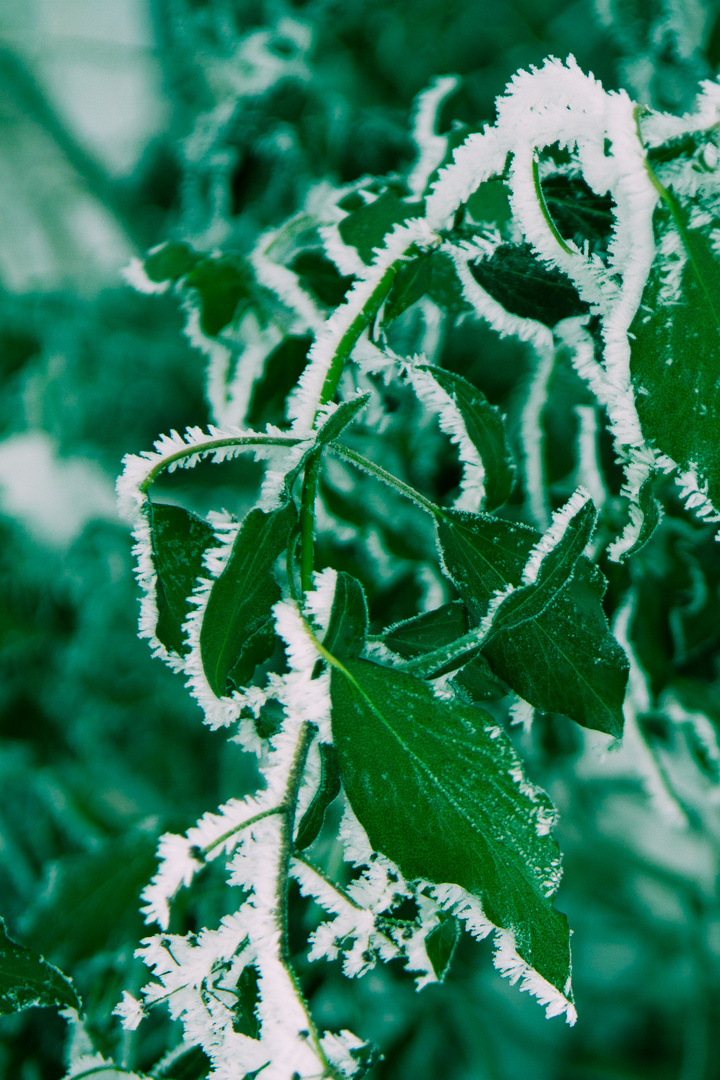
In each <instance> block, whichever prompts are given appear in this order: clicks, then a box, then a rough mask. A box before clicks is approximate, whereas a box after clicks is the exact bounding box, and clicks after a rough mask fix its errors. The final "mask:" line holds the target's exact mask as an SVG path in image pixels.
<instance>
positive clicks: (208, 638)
mask: <svg viewBox="0 0 720 1080" xmlns="http://www.w3.org/2000/svg"><path fill="white" fill-rule="evenodd" d="M296 522H297V511H296V510H295V506H294V505H293V503H292V502H286V503H284V504H283V505H282V506H281V507H279V509H277V510H271V511H265V510H259V509H257V508H256V509H254V510H251V511H250V513H249V514H248V515H247V516H246V518H245V520H244V521H243V523H242V525H241V527H240V530H239V532H238V534H237V536H236V537H235V543H234V544H233V549H232V552H231V555H230V559H229V560H228V564H227V566H226V567H225V569H224V570H223V572H222V574H221V575H220V577H219V578H218V579H217V581H216V582H215V583H214V585H213V587H212V590H211V592H210V597H209V599H208V603H207V608H206V610H205V615H204V617H203V622H202V627H201V629H200V656H201V658H202V665H203V670H204V672H205V675H206V677H207V680H208V683H209V684H210V687H211V689H212V691H213V693H214V694H216V695H217V696H218V697H221V696H222V695H223V694H225V693H226V690H227V681H228V676H229V675H230V673H231V672H233V676H234V678H239V677H240V671H241V670H242V669H243V662H244V661H245V660H246V659H247V665H246V666H245V671H247V668H248V667H249V664H250V663H251V662H252V663H253V667H254V666H255V663H257V652H256V650H257V645H258V639H257V637H256V635H258V634H259V635H260V636H261V639H262V638H263V635H266V633H267V623H268V620H269V619H270V618H271V609H272V606H273V604H275V603H276V602H277V601H278V600H279V599H280V589H279V588H278V585H277V582H276V581H275V579H274V577H273V566H274V564H275V560H276V559H277V557H278V555H280V553H281V552H282V551H284V550H285V548H286V547H287V544H288V539H289V536H290V532H291V530H292V529H293V527H294V525H295V523H296ZM264 640H267V637H266V636H265V638H264ZM250 674H252V672H250Z"/></svg>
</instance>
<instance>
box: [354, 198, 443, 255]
mask: <svg viewBox="0 0 720 1080" xmlns="http://www.w3.org/2000/svg"><path fill="white" fill-rule="evenodd" d="M423 213H424V206H423V203H421V202H418V203H413V202H405V201H404V200H403V199H402V198H401V197H400V195H399V194H398V193H397V191H395V190H394V189H393V188H391V187H389V188H386V189H385V191H383V192H382V193H381V194H380V195H378V197H377V199H375V200H374V201H373V202H371V203H367V204H366V205H365V206H360V207H359V208H358V209H357V210H353V211H352V212H351V213H350V214H348V216H347V217H345V218H343V219H342V221H341V222H340V225H339V229H340V236H341V237H342V239H343V241H344V242H345V243H346V244H349V245H350V246H351V247H354V248H355V249H356V250H357V252H358V255H359V256H360V258H361V259H362V260H363V262H366V263H371V262H372V261H373V258H374V250H375V248H377V247H380V246H381V245H382V242H383V239H384V237H385V235H386V233H389V232H390V231H391V230H392V228H393V226H394V225H397V224H399V223H400V222H401V221H405V220H406V218H411V217H420V216H422V215H423Z"/></svg>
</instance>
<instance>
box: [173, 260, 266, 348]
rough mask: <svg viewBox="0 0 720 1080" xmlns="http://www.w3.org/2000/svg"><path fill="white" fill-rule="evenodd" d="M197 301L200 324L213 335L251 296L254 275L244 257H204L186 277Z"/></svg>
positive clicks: (252, 293) (242, 308) (240, 309)
mask: <svg viewBox="0 0 720 1080" xmlns="http://www.w3.org/2000/svg"><path fill="white" fill-rule="evenodd" d="M185 285H186V286H187V287H189V288H192V289H195V290H196V292H197V295H198V299H199V302H200V328H201V330H202V331H203V333H204V334H208V335H209V336H210V337H215V336H216V335H217V334H219V333H220V331H221V330H223V329H224V328H225V327H226V326H227V325H228V324H229V323H231V322H232V321H233V319H234V318H235V317H236V316H237V315H240V314H241V313H242V312H243V311H244V310H246V309H247V308H248V307H249V306H250V305H251V304H252V303H253V300H254V279H253V275H252V272H251V270H250V268H249V267H248V265H247V263H246V262H245V260H244V259H241V258H240V257H239V256H237V255H220V256H218V257H216V258H207V259H203V260H202V262H199V263H198V264H197V265H196V266H195V267H194V268H193V269H192V270H191V271H190V273H189V274H188V275H187V277H186V278H185Z"/></svg>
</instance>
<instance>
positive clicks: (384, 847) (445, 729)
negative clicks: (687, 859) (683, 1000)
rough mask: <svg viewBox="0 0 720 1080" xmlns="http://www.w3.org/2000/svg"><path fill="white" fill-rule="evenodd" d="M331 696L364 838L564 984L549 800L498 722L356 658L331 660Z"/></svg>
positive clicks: (344, 770) (565, 946)
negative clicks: (459, 899)
mask: <svg viewBox="0 0 720 1080" xmlns="http://www.w3.org/2000/svg"><path fill="white" fill-rule="evenodd" d="M331 699H332V727H333V735H334V739H335V744H336V746H337V749H338V754H339V759H340V773H341V778H342V782H343V787H344V789H345V791H346V792H347V795H348V798H349V800H350V804H351V806H352V808H353V811H354V812H355V814H356V816H357V817H358V819H359V820H360V822H361V823H362V825H363V827H364V828H365V830H366V832H367V834H368V836H369V839H370V843H371V844H372V845H373V847H374V848H375V849H376V850H378V851H381V852H382V853H383V854H385V855H387V856H388V857H389V858H391V859H392V860H393V861H394V862H395V863H397V865H398V866H399V867H400V870H401V871H402V873H403V875H404V876H405V877H406V878H408V879H413V878H424V879H426V880H429V881H432V882H437V883H443V882H452V883H454V884H457V885H460V886H461V887H462V888H464V889H466V890H467V891H468V892H470V893H473V894H474V895H476V896H477V897H479V898H480V900H481V903H482V906H483V910H484V911H485V914H486V916H487V918H488V919H489V920H490V921H491V922H492V923H493V924H494V925H495V926H498V927H502V928H504V929H507V930H510V931H512V933H513V935H514V937H515V945H516V948H517V951H518V953H519V954H520V956H521V957H522V958H523V960H524V961H525V962H526V963H527V964H528V965H529V966H530V967H532V968H534V969H535V971H537V972H538V973H539V974H540V975H542V977H543V978H544V979H546V980H547V981H548V982H550V983H551V984H552V985H553V986H554V987H555V988H556V989H557V990H558V991H559V992H560V993H561V994H562V993H566V992H567V986H568V980H569V976H570V944H569V932H568V927H567V922H566V920H565V917H564V916H563V915H561V914H559V913H558V912H557V911H555V909H554V908H553V907H552V905H551V902H550V899H549V898H550V897H551V896H552V894H553V893H554V891H555V889H556V887H557V883H558V880H559V857H558V851H557V846H556V844H555V842H554V840H553V839H552V838H551V837H550V836H549V834H548V829H549V823H550V822H551V821H552V820H553V810H552V807H551V804H550V803H549V801H548V799H547V797H546V796H545V795H544V794H542V793H541V792H539V791H536V790H534V789H532V788H530V786H529V785H528V784H527V782H526V781H525V780H524V779H523V777H522V767H521V765H520V762H519V760H518V758H517V756H516V755H515V752H514V750H513V749H512V747H511V745H510V743H509V741H508V740H507V738H506V737H505V735H504V734H503V733H502V731H501V730H500V729H498V728H497V727H496V726H495V725H494V723H493V722H492V720H491V718H490V717H489V716H488V714H487V713H484V712H483V711H482V710H479V709H476V708H474V707H473V706H469V705H464V704H461V703H459V702H457V701H454V702H452V703H449V702H445V701H439V700H438V699H437V698H436V697H435V696H434V695H433V692H432V690H431V688H430V687H429V686H428V685H427V684H426V683H424V682H422V681H421V680H419V679H414V678H412V676H409V675H405V674H403V673H401V672H399V671H395V670H393V669H388V668H381V667H379V666H378V665H376V664H372V663H369V662H368V661H364V660H351V661H347V662H346V663H345V664H344V665H343V666H342V668H340V669H339V668H338V667H337V666H333V669H332V673H331Z"/></svg>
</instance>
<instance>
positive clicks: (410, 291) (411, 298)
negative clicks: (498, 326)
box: [383, 251, 470, 323]
mask: <svg viewBox="0 0 720 1080" xmlns="http://www.w3.org/2000/svg"><path fill="white" fill-rule="evenodd" d="M423 296H429V297H430V299H431V300H434V301H435V303H436V304H437V305H438V306H439V307H441V308H442V309H443V310H444V311H449V312H453V313H458V312H460V311H469V310H470V304H469V303H468V302H467V300H465V298H464V297H463V293H462V285H461V283H460V279H459V278H458V276H457V272H456V270H455V266H454V265H453V261H452V259H451V258H450V256H449V255H447V254H446V253H445V252H444V251H428V252H423V254H421V255H417V256H416V257H415V258H414V259H411V260H410V261H409V262H407V263H404V264H403V265H402V266H401V267H400V269H399V270H398V272H397V274H396V275H395V281H394V282H393V286H392V288H391V290H390V293H389V295H388V298H387V300H386V301H385V306H384V308H383V320H384V322H386V323H389V322H392V320H393V319H396V318H397V317H398V315H402V313H403V311H405V310H406V308H409V307H410V306H411V305H412V304H414V303H415V301H416V300H419V299H420V298H421V297H423Z"/></svg>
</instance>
